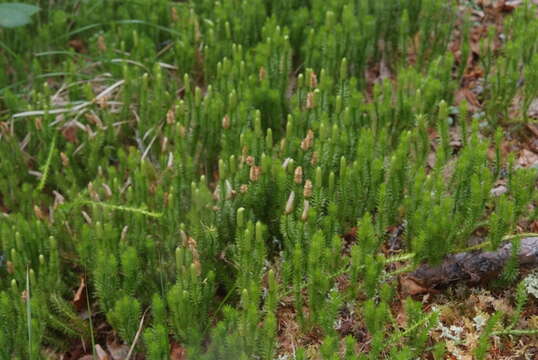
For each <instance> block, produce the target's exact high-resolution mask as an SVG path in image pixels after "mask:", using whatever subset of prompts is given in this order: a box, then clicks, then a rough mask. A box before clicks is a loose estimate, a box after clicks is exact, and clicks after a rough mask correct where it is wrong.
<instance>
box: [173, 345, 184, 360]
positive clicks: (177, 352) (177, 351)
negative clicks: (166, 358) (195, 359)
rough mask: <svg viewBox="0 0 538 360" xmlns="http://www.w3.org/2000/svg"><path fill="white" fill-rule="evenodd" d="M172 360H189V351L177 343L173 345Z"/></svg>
mask: <svg viewBox="0 0 538 360" xmlns="http://www.w3.org/2000/svg"><path fill="white" fill-rule="evenodd" d="M170 360H187V350H185V348H184V347H183V346H181V345H179V344H177V343H173V344H172V350H171V351H170Z"/></svg>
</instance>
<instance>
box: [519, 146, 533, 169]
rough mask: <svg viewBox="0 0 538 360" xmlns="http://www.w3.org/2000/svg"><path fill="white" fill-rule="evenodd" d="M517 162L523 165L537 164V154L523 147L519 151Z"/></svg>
mask: <svg viewBox="0 0 538 360" xmlns="http://www.w3.org/2000/svg"><path fill="white" fill-rule="evenodd" d="M518 163H519V165H521V166H523V167H531V166H534V165H536V164H538V155H536V154H535V153H533V152H532V151H530V150H527V149H523V150H521V153H520V154H519V159H518Z"/></svg>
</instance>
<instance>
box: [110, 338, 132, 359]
mask: <svg viewBox="0 0 538 360" xmlns="http://www.w3.org/2000/svg"><path fill="white" fill-rule="evenodd" d="M106 348H107V350H108V352H109V353H110V355H111V356H112V359H113V360H124V359H125V358H127V354H128V353H129V346H127V345H125V344H117V343H115V342H110V343H107V344H106Z"/></svg>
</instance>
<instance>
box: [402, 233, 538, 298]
mask: <svg viewBox="0 0 538 360" xmlns="http://www.w3.org/2000/svg"><path fill="white" fill-rule="evenodd" d="M511 252H512V244H511V243H506V244H504V245H502V246H501V247H500V248H499V249H498V250H496V251H469V252H462V253H458V254H454V255H450V256H449V257H447V258H446V259H445V260H444V261H443V262H442V263H441V264H440V265H437V266H431V265H427V264H424V265H421V266H420V267H419V268H418V269H416V270H415V271H413V272H412V273H410V274H408V275H407V276H406V277H405V278H404V280H405V282H407V283H409V281H412V282H414V283H415V284H416V285H418V286H420V287H421V288H423V289H424V292H426V291H428V289H432V288H434V287H437V286H442V285H448V284H451V283H455V282H459V281H465V282H470V283H478V282H481V281H487V280H489V279H492V278H495V277H496V276H497V275H499V273H500V272H501V271H502V270H503V268H504V265H505V264H506V262H507V261H508V259H509V258H510V256H511ZM518 260H519V264H520V265H521V266H533V265H538V237H528V238H523V239H521V246H520V249H519V253H518ZM403 283H404V282H402V284H403ZM412 292H414V293H420V292H422V291H418V292H417V291H416V290H415V291H412Z"/></svg>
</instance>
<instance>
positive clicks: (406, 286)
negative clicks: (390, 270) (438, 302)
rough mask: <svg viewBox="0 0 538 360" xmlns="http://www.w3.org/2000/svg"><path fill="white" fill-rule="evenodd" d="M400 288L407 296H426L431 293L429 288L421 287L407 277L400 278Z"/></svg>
mask: <svg viewBox="0 0 538 360" xmlns="http://www.w3.org/2000/svg"><path fill="white" fill-rule="evenodd" d="M400 287H401V290H402V292H403V293H404V294H406V295H418V294H426V293H428V292H429V289H428V288H425V287H423V286H421V285H419V284H418V283H417V282H416V281H414V280H413V279H411V278H409V277H407V276H406V277H401V278H400Z"/></svg>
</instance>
